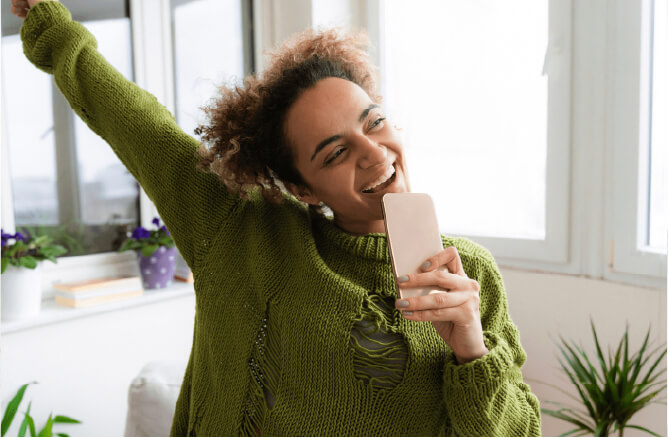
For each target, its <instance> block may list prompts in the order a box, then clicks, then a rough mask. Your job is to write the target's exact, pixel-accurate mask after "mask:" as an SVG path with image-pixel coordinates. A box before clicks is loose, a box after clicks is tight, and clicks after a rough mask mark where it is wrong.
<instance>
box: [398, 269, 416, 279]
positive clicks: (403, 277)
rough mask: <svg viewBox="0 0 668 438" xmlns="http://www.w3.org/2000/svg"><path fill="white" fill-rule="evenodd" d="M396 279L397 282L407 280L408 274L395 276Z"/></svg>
mask: <svg viewBox="0 0 668 438" xmlns="http://www.w3.org/2000/svg"><path fill="white" fill-rule="evenodd" d="M413 266H415V265H413ZM397 280H398V281H399V283H405V282H407V281H408V275H402V276H401V277H399V278H397Z"/></svg>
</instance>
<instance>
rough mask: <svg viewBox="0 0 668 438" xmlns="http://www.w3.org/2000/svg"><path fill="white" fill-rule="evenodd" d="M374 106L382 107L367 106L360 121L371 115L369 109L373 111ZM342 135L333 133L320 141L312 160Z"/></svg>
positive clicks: (373, 104)
mask: <svg viewBox="0 0 668 438" xmlns="http://www.w3.org/2000/svg"><path fill="white" fill-rule="evenodd" d="M374 108H380V105H377V104H375V103H372V104H371V105H369V106H368V107H367V108H365V109H364V111H362V114H360V118H359V121H360V123H362V122H363V121H364V119H366V116H368V115H369V111H371V110H372V109H374ZM342 137H343V136H342V135H339V134H337V135H332V136H331V137H328V138H326V139H324V140H323V141H321V142H320V143H318V146H316V147H315V151H313V155H311V161H313V159H314V158H315V156H316V155H317V154H318V152H320V151H321V150H323V149H324V148H325V146H327V145H328V144H330V143H331V142H333V141H336V140H338V139H340V138H342Z"/></svg>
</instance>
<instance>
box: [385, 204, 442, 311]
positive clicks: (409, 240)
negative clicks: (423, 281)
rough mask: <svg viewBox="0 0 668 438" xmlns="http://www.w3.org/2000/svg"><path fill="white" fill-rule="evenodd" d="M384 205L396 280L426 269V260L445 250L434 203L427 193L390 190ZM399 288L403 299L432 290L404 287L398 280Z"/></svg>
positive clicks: (386, 230) (399, 293) (425, 293)
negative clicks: (393, 191) (423, 266)
mask: <svg viewBox="0 0 668 438" xmlns="http://www.w3.org/2000/svg"><path fill="white" fill-rule="evenodd" d="M382 205H383V216H384V218H385V232H386V233H387V240H388V243H389V250H390V258H391V260H392V270H393V271H394V278H395V281H396V278H397V277H399V276H401V275H404V274H412V273H417V272H422V271H421V269H420V266H421V265H422V263H424V261H425V260H427V259H428V258H429V257H431V256H433V255H435V254H437V253H438V252H440V251H442V250H443V242H442V241H441V233H440V231H439V228H438V221H437V219H436V210H435V209H434V202H433V201H432V199H431V197H430V196H429V195H427V194H426V193H387V194H385V195H384V196H383V199H382ZM397 291H398V295H399V297H400V298H410V297H414V296H418V295H427V294H428V293H429V292H431V291H432V289H402V288H401V287H400V286H399V283H397Z"/></svg>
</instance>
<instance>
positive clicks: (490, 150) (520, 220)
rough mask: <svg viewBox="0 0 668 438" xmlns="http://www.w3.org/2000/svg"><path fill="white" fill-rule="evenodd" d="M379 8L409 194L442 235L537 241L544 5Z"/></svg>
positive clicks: (541, 232) (543, 126) (491, 0)
mask: <svg viewBox="0 0 668 438" xmlns="http://www.w3.org/2000/svg"><path fill="white" fill-rule="evenodd" d="M383 7H384V10H385V32H384V35H385V37H384V38H385V39H384V43H383V48H384V50H383V52H384V55H385V66H384V70H383V71H382V72H381V73H382V74H383V79H384V80H385V85H386V87H385V97H386V104H385V106H386V108H387V110H388V113H389V116H390V117H392V118H394V121H395V122H397V123H398V124H399V126H400V127H402V128H403V129H404V132H405V145H406V155H407V159H408V166H409V172H410V180H411V190H412V191H414V192H427V193H429V194H431V195H432V197H433V198H434V202H435V204H436V208H437V210H438V215H439V221H440V225H441V227H442V231H443V232H446V233H453V234H466V235H488V236H489V235H491V236H499V237H517V238H530V239H544V238H545V178H546V173H545V172H546V151H547V142H546V138H547V77H545V76H543V75H542V68H543V61H544V55H545V49H546V47H547V35H548V32H547V31H548V28H547V24H548V2H547V0H541V1H537V0H512V1H510V0H504V1H499V0H480V1H470V0H452V1H441V0H432V1H426V0H423V1H419V2H418V1H413V2H404V1H401V2H400V1H396V2H389V1H388V2H384V3H383ZM425 11H429V12H428V13H425Z"/></svg>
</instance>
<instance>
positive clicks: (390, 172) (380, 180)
mask: <svg viewBox="0 0 668 438" xmlns="http://www.w3.org/2000/svg"><path fill="white" fill-rule="evenodd" d="M392 175H394V166H389V167H388V168H387V170H386V171H385V173H384V174H383V175H382V176H381V177H380V178H378V179H377V180H375V181H373V182H371V183H369V185H368V186H366V187H365V188H363V189H362V191H363V192H364V191H367V190H371V189H373V188H374V187H376V186H379V185H381V184H383V183H385V182H387V180H388V179H390V178H392Z"/></svg>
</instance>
